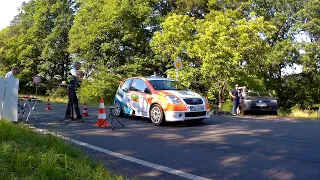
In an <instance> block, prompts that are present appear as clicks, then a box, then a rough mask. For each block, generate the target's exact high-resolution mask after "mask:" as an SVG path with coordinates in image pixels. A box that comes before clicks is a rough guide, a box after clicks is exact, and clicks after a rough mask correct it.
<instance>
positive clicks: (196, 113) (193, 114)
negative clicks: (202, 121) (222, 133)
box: [184, 111, 207, 117]
mask: <svg viewBox="0 0 320 180" xmlns="http://www.w3.org/2000/svg"><path fill="white" fill-rule="evenodd" d="M206 114H207V112H206V111H200V112H186V113H185V114H184V116H185V117H198V116H205V115H206Z"/></svg>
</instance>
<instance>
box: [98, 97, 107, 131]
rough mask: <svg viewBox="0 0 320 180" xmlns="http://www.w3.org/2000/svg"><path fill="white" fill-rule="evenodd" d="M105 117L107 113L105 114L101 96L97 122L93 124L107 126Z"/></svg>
mask: <svg viewBox="0 0 320 180" xmlns="http://www.w3.org/2000/svg"><path fill="white" fill-rule="evenodd" d="M106 117H107V114H106V110H105V108H104V100H103V98H101V99H100V108H99V114H98V122H97V124H95V126H97V127H107V126H109V124H108V121H107V119H106Z"/></svg>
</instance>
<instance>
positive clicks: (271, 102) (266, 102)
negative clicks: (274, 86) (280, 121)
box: [240, 91, 278, 115]
mask: <svg viewBox="0 0 320 180" xmlns="http://www.w3.org/2000/svg"><path fill="white" fill-rule="evenodd" d="M240 107H241V108H240V109H241V113H242V115H247V114H258V113H259V114H272V115H278V105H277V99H276V98H274V97H272V96H271V94H270V93H268V92H259V91H249V92H248V93H247V95H246V96H245V97H244V98H243V99H241V100H240Z"/></svg>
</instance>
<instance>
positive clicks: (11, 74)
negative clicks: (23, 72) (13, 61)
mask: <svg viewBox="0 0 320 180" xmlns="http://www.w3.org/2000/svg"><path fill="white" fill-rule="evenodd" d="M18 73H19V68H18V67H13V68H12V69H11V71H9V72H8V73H7V74H6V78H15V75H17V74H18Z"/></svg>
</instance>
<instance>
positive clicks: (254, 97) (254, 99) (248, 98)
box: [244, 96, 276, 101]
mask: <svg viewBox="0 0 320 180" xmlns="http://www.w3.org/2000/svg"><path fill="white" fill-rule="evenodd" d="M244 99H245V100H251V101H271V100H276V99H275V98H273V97H257V96H250V97H245V98H244Z"/></svg>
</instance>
